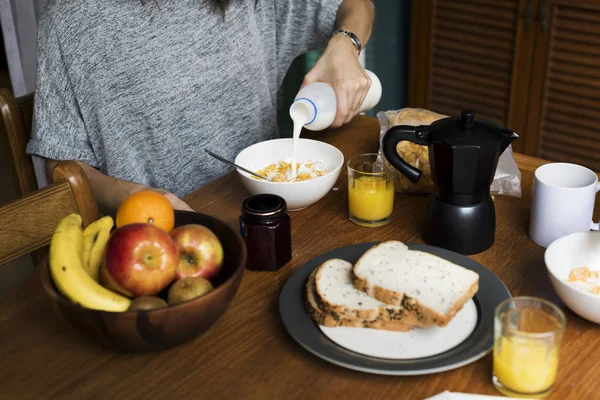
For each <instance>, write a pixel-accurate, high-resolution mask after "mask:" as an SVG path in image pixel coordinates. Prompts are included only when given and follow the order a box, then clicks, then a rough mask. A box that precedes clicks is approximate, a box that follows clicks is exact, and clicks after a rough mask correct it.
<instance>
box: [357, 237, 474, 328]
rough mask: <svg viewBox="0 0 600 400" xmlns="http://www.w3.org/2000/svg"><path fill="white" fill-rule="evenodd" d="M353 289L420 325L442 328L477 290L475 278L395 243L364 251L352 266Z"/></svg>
mask: <svg viewBox="0 0 600 400" xmlns="http://www.w3.org/2000/svg"><path fill="white" fill-rule="evenodd" d="M354 276H355V278H354V286H355V287H356V288H357V289H359V290H362V291H364V292H365V293H367V294H369V295H370V296H373V297H375V298H376V299H378V300H380V301H382V302H384V303H387V304H390V305H395V306H403V307H404V308H405V309H406V310H407V311H409V312H411V313H414V315H415V316H416V317H417V319H418V320H419V321H420V322H422V323H424V324H426V325H427V324H435V325H439V326H445V325H447V324H448V322H450V320H452V318H453V317H454V315H456V313H457V312H458V311H460V309H461V308H462V307H463V306H464V305H465V303H466V302H467V301H469V300H470V299H471V298H472V297H473V296H474V295H475V293H477V290H478V289H479V275H478V274H477V273H475V272H473V271H471V270H468V269H466V268H463V267H461V266H459V265H456V264H453V263H451V262H450V261H447V260H444V259H442V258H440V257H437V256H434V255H432V254H429V253H425V252H421V251H414V250H409V249H408V247H407V246H406V245H405V244H404V243H402V242H397V241H388V242H383V243H381V244H379V245H377V246H375V247H373V248H371V249H370V250H369V251H367V252H366V253H365V254H364V255H363V256H362V257H361V258H360V259H359V260H358V262H357V263H356V264H355V266H354Z"/></svg>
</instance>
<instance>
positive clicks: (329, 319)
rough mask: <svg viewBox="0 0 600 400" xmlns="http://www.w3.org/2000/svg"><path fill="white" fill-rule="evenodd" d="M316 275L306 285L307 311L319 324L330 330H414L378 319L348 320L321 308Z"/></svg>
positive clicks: (404, 325) (397, 322)
mask: <svg viewBox="0 0 600 400" xmlns="http://www.w3.org/2000/svg"><path fill="white" fill-rule="evenodd" d="M316 273H317V271H316V270H315V271H313V273H312V274H311V275H310V277H309V278H308V282H307V283H306V310H307V311H308V314H309V316H310V317H311V319H312V320H313V321H315V322H316V323H317V324H319V325H323V326H326V327H330V328H332V327H339V326H346V327H352V328H370V329H381V330H388V331H397V332H408V331H410V330H411V329H412V326H410V325H407V324H405V323H403V322H401V321H384V320H383V319H380V318H376V319H374V320H365V319H361V318H358V317H352V318H346V317H344V316H341V315H340V314H338V313H337V312H335V311H331V310H326V309H323V308H321V306H320V305H319V303H318V302H317V300H316V297H317V294H316V288H315V276H316Z"/></svg>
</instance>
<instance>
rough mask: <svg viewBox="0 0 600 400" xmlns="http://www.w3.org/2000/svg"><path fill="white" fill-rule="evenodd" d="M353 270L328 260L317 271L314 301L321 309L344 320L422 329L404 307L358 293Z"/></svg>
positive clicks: (346, 264) (341, 262)
mask: <svg viewBox="0 0 600 400" xmlns="http://www.w3.org/2000/svg"><path fill="white" fill-rule="evenodd" d="M352 269H353V266H352V264H350V263H349V262H347V261H345V260H340V259H332V260H328V261H326V262H324V263H323V264H322V265H321V266H319V267H318V268H317V269H316V275H315V289H316V301H317V303H318V305H319V307H320V308H321V309H323V310H328V311H332V312H335V313H336V314H337V315H339V316H341V317H343V318H353V319H354V318H358V319H360V320H365V321H375V320H382V321H398V322H402V323H404V324H407V325H413V326H424V325H423V324H422V323H420V322H419V320H418V319H417V318H416V317H415V315H414V314H412V313H408V312H406V311H405V310H404V308H403V307H401V306H390V305H388V304H385V303H382V302H381V301H379V300H377V299H375V298H373V297H371V296H369V295H367V294H366V293H364V292H362V291H360V290H357V289H356V288H355V287H354V284H353V282H352V281H353V278H354V275H353V273H352Z"/></svg>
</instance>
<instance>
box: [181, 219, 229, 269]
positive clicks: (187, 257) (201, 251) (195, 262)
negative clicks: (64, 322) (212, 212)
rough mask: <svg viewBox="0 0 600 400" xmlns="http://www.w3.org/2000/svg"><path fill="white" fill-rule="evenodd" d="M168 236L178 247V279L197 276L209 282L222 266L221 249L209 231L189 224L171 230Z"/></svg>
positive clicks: (217, 240)
mask: <svg viewBox="0 0 600 400" xmlns="http://www.w3.org/2000/svg"><path fill="white" fill-rule="evenodd" d="M170 235H171V237H172V238H173V240H175V242H176V243H177V245H178V246H179V267H178V268H177V278H178V279H182V278H185V277H188V276H194V277H197V276H199V277H201V278H204V279H208V280H210V279H211V278H214V277H215V276H216V275H217V274H218V273H219V271H220V270H221V266H222V265H223V247H222V246H221V242H220V241H219V238H217V236H216V235H215V234H214V233H213V232H212V231H211V230H210V229H208V228H207V227H205V226H202V225H197V224H189V225H183V226H180V227H178V228H175V229H173V230H172V231H171V232H170Z"/></svg>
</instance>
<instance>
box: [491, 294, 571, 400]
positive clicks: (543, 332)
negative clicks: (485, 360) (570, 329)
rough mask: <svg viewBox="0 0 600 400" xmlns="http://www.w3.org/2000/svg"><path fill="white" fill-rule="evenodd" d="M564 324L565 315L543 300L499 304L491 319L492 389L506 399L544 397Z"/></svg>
mask: <svg viewBox="0 0 600 400" xmlns="http://www.w3.org/2000/svg"><path fill="white" fill-rule="evenodd" d="M565 325H566V319H565V314H564V313H563V312H562V311H561V310H560V309H559V308H558V307H556V306H555V305H554V304H552V303H550V302H548V301H546V300H542V299H538V298H536V297H514V298H512V299H507V300H505V301H503V302H502V303H500V304H499V305H498V307H497V308H496V313H495V320H494V332H495V333H494V372H493V377H492V381H493V383H494V386H495V387H496V389H498V391H500V392H501V393H502V394H504V395H506V396H510V397H520V398H531V399H543V398H546V397H548V396H549V395H550V393H551V392H552V387H553V386H554V380H555V378H556V371H557V369H558V355H559V348H560V342H561V340H562V336H563V331H564V330H565Z"/></svg>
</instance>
